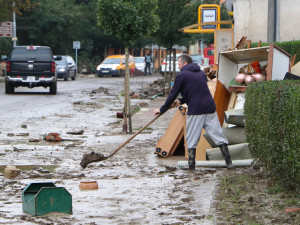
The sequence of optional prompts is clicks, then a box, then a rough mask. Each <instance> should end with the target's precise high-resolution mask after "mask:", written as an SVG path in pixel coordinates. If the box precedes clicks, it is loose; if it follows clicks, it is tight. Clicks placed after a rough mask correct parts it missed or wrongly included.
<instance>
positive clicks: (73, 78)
mask: <svg viewBox="0 0 300 225" xmlns="http://www.w3.org/2000/svg"><path fill="white" fill-rule="evenodd" d="M76 74H77V73H76V70H75V72H74V76H73V77H72V78H71V79H72V80H76Z"/></svg>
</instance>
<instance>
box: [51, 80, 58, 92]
mask: <svg viewBox="0 0 300 225" xmlns="http://www.w3.org/2000/svg"><path fill="white" fill-rule="evenodd" d="M49 92H50V94H51V95H56V93H57V81H55V82H53V83H52V84H50V91H49Z"/></svg>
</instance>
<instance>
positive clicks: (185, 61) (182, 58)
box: [178, 54, 193, 70]
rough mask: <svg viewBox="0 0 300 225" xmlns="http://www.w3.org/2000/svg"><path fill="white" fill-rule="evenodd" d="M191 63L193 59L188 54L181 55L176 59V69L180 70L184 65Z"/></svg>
mask: <svg viewBox="0 0 300 225" xmlns="http://www.w3.org/2000/svg"><path fill="white" fill-rule="evenodd" d="M190 63H193V59H192V58H191V57H190V56H189V55H188V54H182V55H181V56H179V57H178V68H179V69H180V70H181V69H182V67H184V66H185V65H186V64H190Z"/></svg>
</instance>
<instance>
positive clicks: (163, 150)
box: [155, 109, 184, 157]
mask: <svg viewBox="0 0 300 225" xmlns="http://www.w3.org/2000/svg"><path fill="white" fill-rule="evenodd" d="M183 118H184V113H183V111H182V109H181V110H180V109H178V110H177V111H176V113H175V115H174V117H173V119H172V120H171V122H170V125H169V127H168V128H167V130H166V132H165V134H164V135H163V136H162V137H161V139H160V140H159V141H158V142H157V144H156V148H155V153H156V154H158V155H160V156H162V157H167V156H169V155H170V151H172V150H173V153H174V151H175V149H176V148H177V146H178V144H179V142H180V140H181V139H182V137H183V135H184V129H183V126H184V120H183Z"/></svg>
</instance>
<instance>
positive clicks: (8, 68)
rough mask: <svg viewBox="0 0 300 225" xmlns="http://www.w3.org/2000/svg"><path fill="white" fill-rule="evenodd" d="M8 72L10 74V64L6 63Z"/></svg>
mask: <svg viewBox="0 0 300 225" xmlns="http://www.w3.org/2000/svg"><path fill="white" fill-rule="evenodd" d="M6 71H7V72H10V62H6Z"/></svg>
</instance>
